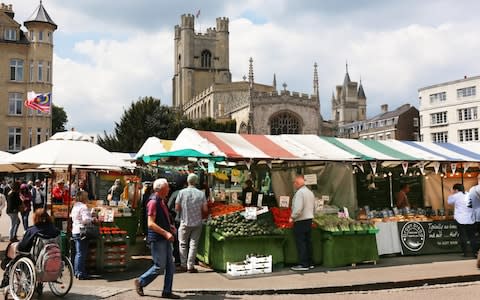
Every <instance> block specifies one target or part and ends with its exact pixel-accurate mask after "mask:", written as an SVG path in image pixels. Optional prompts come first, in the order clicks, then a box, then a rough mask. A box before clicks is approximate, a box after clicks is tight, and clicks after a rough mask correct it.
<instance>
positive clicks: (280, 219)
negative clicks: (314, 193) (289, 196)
mask: <svg viewBox="0 0 480 300" xmlns="http://www.w3.org/2000/svg"><path fill="white" fill-rule="evenodd" d="M270 211H271V212H272V215H273V222H275V225H277V227H278V228H292V227H293V223H291V222H290V215H291V214H292V210H291V209H290V208H278V207H272V208H270Z"/></svg>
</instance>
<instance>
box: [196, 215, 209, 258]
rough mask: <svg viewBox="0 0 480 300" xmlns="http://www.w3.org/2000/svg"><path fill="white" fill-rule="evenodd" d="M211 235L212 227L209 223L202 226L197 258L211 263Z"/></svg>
mask: <svg viewBox="0 0 480 300" xmlns="http://www.w3.org/2000/svg"><path fill="white" fill-rule="evenodd" d="M210 237H211V227H210V226H208V225H205V224H204V225H203V226H202V234H201V236H200V240H199V243H198V248H197V249H198V250H197V258H198V259H199V260H200V261H202V262H204V263H206V264H207V265H208V264H209V263H210V259H209V256H210Z"/></svg>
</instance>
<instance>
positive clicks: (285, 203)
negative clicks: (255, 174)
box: [278, 196, 290, 208]
mask: <svg viewBox="0 0 480 300" xmlns="http://www.w3.org/2000/svg"><path fill="white" fill-rule="evenodd" d="M278 206H280V207H285V208H287V207H290V197H289V196H280V200H279V205H278Z"/></svg>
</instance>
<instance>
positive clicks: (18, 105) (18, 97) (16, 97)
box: [8, 93, 23, 116]
mask: <svg viewBox="0 0 480 300" xmlns="http://www.w3.org/2000/svg"><path fill="white" fill-rule="evenodd" d="M22 109H23V99H22V94H21V93H8V114H9V115H14V116H21V115H22Z"/></svg>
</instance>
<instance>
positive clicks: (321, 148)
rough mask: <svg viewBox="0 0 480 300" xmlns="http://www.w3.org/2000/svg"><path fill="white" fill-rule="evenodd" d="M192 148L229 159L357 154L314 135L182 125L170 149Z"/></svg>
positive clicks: (331, 158) (344, 158) (309, 158)
mask: <svg viewBox="0 0 480 300" xmlns="http://www.w3.org/2000/svg"><path fill="white" fill-rule="evenodd" d="M182 149H193V150H197V151H199V152H200V153H204V154H211V155H213V156H223V157H225V158H227V159H230V160H246V159H265V160H290V161H302V160H303V161H357V160H358V159H359V158H358V156H356V155H354V154H351V153H349V152H347V151H345V150H343V149H341V148H338V147H336V146H335V145H332V144H331V143H328V142H327V141H325V140H323V139H321V138H320V137H318V136H316V135H289V134H282V135H255V134H235V133H223V132H210V131H199V130H194V129H190V128H186V129H184V130H183V131H182V132H181V133H180V135H179V136H178V137H177V139H176V140H175V142H174V143H173V146H172V151H175V150H182Z"/></svg>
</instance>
